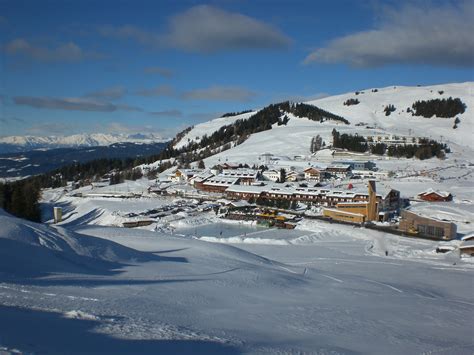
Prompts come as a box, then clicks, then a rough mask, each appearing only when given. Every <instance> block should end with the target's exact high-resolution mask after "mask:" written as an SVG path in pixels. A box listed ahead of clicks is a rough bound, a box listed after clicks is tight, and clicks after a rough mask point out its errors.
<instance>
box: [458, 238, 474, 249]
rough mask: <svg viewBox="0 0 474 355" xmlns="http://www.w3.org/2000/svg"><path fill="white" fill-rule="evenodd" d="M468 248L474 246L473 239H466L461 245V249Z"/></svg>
mask: <svg viewBox="0 0 474 355" xmlns="http://www.w3.org/2000/svg"><path fill="white" fill-rule="evenodd" d="M467 248H474V240H472V239H471V240H466V241H465V242H463V243H462V244H461V245H460V246H459V249H467Z"/></svg>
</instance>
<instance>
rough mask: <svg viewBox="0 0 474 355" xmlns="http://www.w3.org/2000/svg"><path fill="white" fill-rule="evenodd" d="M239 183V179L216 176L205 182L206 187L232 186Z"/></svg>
mask: <svg viewBox="0 0 474 355" xmlns="http://www.w3.org/2000/svg"><path fill="white" fill-rule="evenodd" d="M237 181H239V178H235V177H230V176H214V177H211V178H209V179H207V180H206V181H205V182H204V185H206V186H209V185H212V186H230V185H233V184H236V183H237Z"/></svg>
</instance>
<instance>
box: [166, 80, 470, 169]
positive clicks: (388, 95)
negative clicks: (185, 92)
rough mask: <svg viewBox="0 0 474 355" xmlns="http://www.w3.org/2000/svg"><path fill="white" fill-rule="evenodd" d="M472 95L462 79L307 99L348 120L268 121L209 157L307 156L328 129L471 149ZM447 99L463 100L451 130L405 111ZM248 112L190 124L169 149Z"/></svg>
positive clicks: (448, 121) (448, 122)
mask: <svg viewBox="0 0 474 355" xmlns="http://www.w3.org/2000/svg"><path fill="white" fill-rule="evenodd" d="M440 92H441V94H440ZM473 94H474V82H466V83H456V84H442V85H434V86H424V87H418V86H416V87H403V86H390V87H386V88H377V89H375V88H374V89H367V90H361V91H359V94H358V95H356V94H355V92H351V93H347V94H343V95H337V96H330V97H326V98H323V99H319V100H314V101H309V102H307V104H310V105H314V106H317V107H319V108H322V109H324V110H326V111H329V112H331V113H334V114H336V115H340V116H342V117H344V118H346V119H347V120H348V121H349V122H350V123H351V124H350V125H344V124H341V123H339V122H337V121H325V122H323V123H320V122H315V121H311V120H308V119H305V118H297V117H294V116H292V115H288V116H289V117H290V122H289V123H288V125H287V126H277V125H274V127H273V129H271V130H268V131H263V132H259V133H256V134H252V135H251V136H250V138H249V139H248V140H247V141H245V142H244V143H243V144H241V145H239V146H237V147H234V148H233V149H231V150H228V151H225V152H223V153H221V154H218V155H216V156H214V157H212V158H210V160H212V162H214V161H217V160H219V159H221V161H222V159H224V160H225V159H228V160H229V161H230V160H231V159H233V160H234V161H239V160H242V159H241V158H242V157H245V156H249V154H250V155H251V158H252V159H254V160H255V159H256V158H257V157H258V155H260V154H263V153H265V152H271V153H272V154H274V155H285V156H292V155H301V154H303V155H304V154H309V153H310V142H311V138H312V137H314V136H315V135H317V134H319V135H321V136H322V137H323V140H325V141H326V143H329V144H330V143H331V142H332V138H331V131H332V130H333V128H336V129H337V130H338V131H342V132H348V133H358V134H363V135H372V134H398V135H403V136H409V135H411V136H420V137H428V138H429V137H431V138H432V139H435V140H437V141H442V142H447V143H448V145H450V147H451V145H459V146H461V147H464V148H467V149H468V150H471V149H473V148H474V140H473V139H472V135H473V133H474V130H473V128H474V127H473V120H474V118H473V116H474V95H473ZM449 97H453V98H460V99H461V101H462V102H463V103H464V104H466V111H465V112H464V113H463V114H460V115H457V116H456V117H459V119H460V120H461V122H460V124H459V125H458V128H457V129H453V125H454V118H438V117H433V118H423V117H421V116H412V114H411V113H407V108H408V107H411V106H412V105H413V103H414V102H415V101H418V100H430V99H437V98H439V99H443V98H449ZM355 98H357V99H358V100H359V101H360V103H359V104H357V105H351V106H346V105H344V102H345V101H346V100H348V99H355ZM389 104H390V105H394V106H395V109H396V110H395V111H394V112H392V113H391V115H389V116H386V115H385V112H384V107H385V106H387V105H389ZM254 113H255V112H250V113H246V114H243V115H239V116H233V117H224V118H218V119H215V120H211V121H209V122H205V123H202V124H199V125H196V126H195V127H194V128H193V129H192V130H190V131H189V132H188V133H187V134H186V135H185V136H184V137H183V138H182V139H181V140H180V141H179V142H178V143H177V144H176V146H175V147H176V148H180V147H183V146H185V145H186V144H188V143H189V142H190V141H196V142H199V139H200V137H202V136H203V135H204V134H207V135H211V134H212V133H213V132H215V131H217V130H218V129H219V128H221V127H222V126H224V125H229V124H232V123H234V122H235V121H236V120H238V119H247V118H249V117H250V116H252V115H253V114H254ZM362 123H363V124H362ZM249 158H250V156H249ZM249 160H250V159H249Z"/></svg>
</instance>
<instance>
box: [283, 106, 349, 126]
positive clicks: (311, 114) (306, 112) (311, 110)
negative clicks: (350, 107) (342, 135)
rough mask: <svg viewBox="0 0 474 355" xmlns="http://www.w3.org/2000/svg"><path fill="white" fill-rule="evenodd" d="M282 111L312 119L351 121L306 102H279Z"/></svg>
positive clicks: (347, 122)
mask: <svg viewBox="0 0 474 355" xmlns="http://www.w3.org/2000/svg"><path fill="white" fill-rule="evenodd" d="M279 107H280V109H281V110H282V111H285V112H288V113H292V114H293V115H295V116H297V117H307V118H308V119H310V120H312V121H319V122H324V121H328V120H332V121H339V122H342V123H345V124H349V121H348V120H346V119H345V118H344V117H341V116H338V115H335V114H333V113H331V112H328V111H325V110H323V109H321V108H319V107H316V106H313V105H308V104H304V103H290V102H289V101H287V102H283V103H281V104H279Z"/></svg>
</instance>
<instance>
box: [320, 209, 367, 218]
mask: <svg viewBox="0 0 474 355" xmlns="http://www.w3.org/2000/svg"><path fill="white" fill-rule="evenodd" d="M323 210H325V211H331V212H336V213H341V214H347V215H351V216H357V217H364V215H363V214H361V213H353V212H347V211H344V210H339V209H335V208H323Z"/></svg>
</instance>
